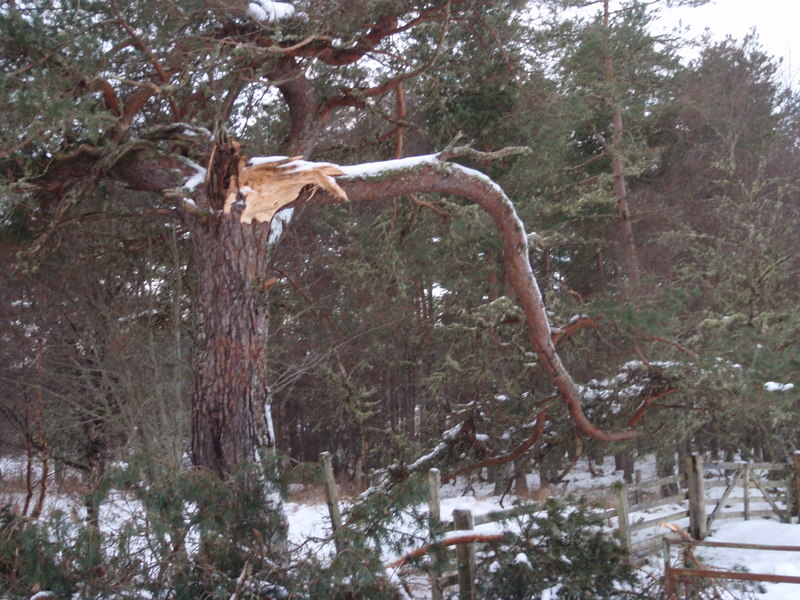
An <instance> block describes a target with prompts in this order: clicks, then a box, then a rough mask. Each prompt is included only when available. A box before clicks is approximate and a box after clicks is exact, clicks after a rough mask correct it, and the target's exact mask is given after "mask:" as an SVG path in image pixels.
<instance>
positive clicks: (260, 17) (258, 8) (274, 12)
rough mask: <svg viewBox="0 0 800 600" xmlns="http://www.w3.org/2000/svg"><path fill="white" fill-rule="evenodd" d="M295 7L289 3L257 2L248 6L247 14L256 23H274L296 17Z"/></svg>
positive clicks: (262, 0) (258, 0)
mask: <svg viewBox="0 0 800 600" xmlns="http://www.w3.org/2000/svg"><path fill="white" fill-rule="evenodd" d="M294 12H295V11H294V6H292V5H291V4H289V3H288V2H273V1H272V0H256V1H255V2H251V3H250V4H249V5H248V6H247V14H248V15H249V16H251V17H252V18H253V19H255V20H256V21H262V22H267V23H274V22H276V21H280V20H282V19H288V18H290V17H293V16H294Z"/></svg>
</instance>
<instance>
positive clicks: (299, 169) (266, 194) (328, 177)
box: [225, 156, 347, 223]
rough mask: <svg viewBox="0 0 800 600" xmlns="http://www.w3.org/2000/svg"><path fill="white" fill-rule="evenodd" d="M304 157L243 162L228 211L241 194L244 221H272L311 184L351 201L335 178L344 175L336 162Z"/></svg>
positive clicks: (227, 200) (230, 191) (227, 203)
mask: <svg viewBox="0 0 800 600" xmlns="http://www.w3.org/2000/svg"><path fill="white" fill-rule="evenodd" d="M301 159H302V157H301V156H296V157H293V158H285V159H282V160H275V161H270V162H265V163H261V164H258V165H253V166H250V167H248V166H245V161H244V159H242V160H241V161H240V162H239V174H238V177H236V178H231V184H230V187H229V188H228V193H227V195H226V197H225V212H226V213H230V211H231V207H232V206H233V204H234V203H235V202H236V200H237V197H241V198H242V199H243V200H244V204H245V207H244V211H243V212H242V216H241V219H240V220H241V222H242V223H252V222H253V219H255V220H256V221H259V222H262V223H263V222H267V223H268V222H269V221H271V220H272V217H273V216H274V215H275V213H276V212H278V211H279V210H280V209H281V208H283V207H284V206H286V205H287V204H290V203H292V202H294V201H295V200H296V199H297V197H298V196H299V195H300V191H301V190H302V189H303V188H304V187H305V186H307V185H313V186H315V188H322V189H324V190H325V191H327V192H330V193H331V194H333V195H334V196H336V197H337V198H340V199H342V200H347V194H345V192H344V190H343V189H342V188H340V187H339V185H338V184H337V183H336V181H335V180H334V179H333V177H334V176H336V175H344V174H345V173H344V171H342V170H341V169H340V168H339V167H337V166H336V165H332V164H329V163H312V162H306V161H304V160H301Z"/></svg>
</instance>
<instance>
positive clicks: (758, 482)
mask: <svg viewBox="0 0 800 600" xmlns="http://www.w3.org/2000/svg"><path fill="white" fill-rule="evenodd" d="M751 479H752V480H753V483H754V484H756V487H757V488H758V489H759V490H760V491H761V495H762V496H764V500H766V501H767V502H768V503H769V505H770V506H771V507H772V510H774V511H775V514H776V515H778V516H779V517H780V518H781V521H783V522H784V523H788V522H789V521H790V519H789V515H788V514H785V513H784V512H783V511H782V510H781V509H780V508H778V505H777V504H775V501H774V500H773V499H772V496H770V495H769V494H768V493H767V490H765V489H764V488H763V486H762V485H761V479H760V478H759V477H757V476H756V475H753V476H752V477H751Z"/></svg>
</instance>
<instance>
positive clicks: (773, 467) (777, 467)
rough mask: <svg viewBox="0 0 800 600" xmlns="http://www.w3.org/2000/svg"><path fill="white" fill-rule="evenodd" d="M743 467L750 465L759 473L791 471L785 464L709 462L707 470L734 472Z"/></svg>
mask: <svg viewBox="0 0 800 600" xmlns="http://www.w3.org/2000/svg"><path fill="white" fill-rule="evenodd" d="M742 465H750V468H751V469H757V470H759V471H785V470H787V469H789V465H787V464H785V463H767V462H764V463H748V462H744V461H741V462H708V463H706V469H719V470H720V471H733V470H735V469H738V468H739V467H741V466H742Z"/></svg>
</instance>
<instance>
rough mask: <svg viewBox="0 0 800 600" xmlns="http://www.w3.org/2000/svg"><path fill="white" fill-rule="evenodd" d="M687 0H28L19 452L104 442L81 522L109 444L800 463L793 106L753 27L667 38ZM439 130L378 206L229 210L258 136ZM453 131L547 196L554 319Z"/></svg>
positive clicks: (18, 122)
mask: <svg viewBox="0 0 800 600" xmlns="http://www.w3.org/2000/svg"><path fill="white" fill-rule="evenodd" d="M672 4H684V5H691V4H702V2H689V1H686V2H682V3H680V2H673V3H672ZM664 6H666V4H665V3H660V2H620V3H610V2H609V1H608V0H597V1H568V0H540V1H538V2H526V1H522V0H513V1H502V0H498V1H493V2H471V1H468V0H447V1H444V2H442V1H437V0H430V1H423V0H413V1H412V0H409V1H404V2H396V1H392V2H381V1H378V0H373V1H366V0H365V1H363V2H358V1H353V2H342V3H339V2H317V1H315V0H302V1H298V2H294V3H292V4H288V3H280V2H278V3H273V2H266V1H261V2H253V3H249V4H248V3H245V2H230V3H220V2H216V1H207V0H206V1H200V0H187V1H184V2H163V1H159V2H149V1H147V0H140V1H137V2H129V3H125V4H124V5H123V4H122V3H117V2H115V1H113V0H112V1H109V2H92V1H89V2H68V1H66V0H65V1H63V2H38V1H37V0H31V1H28V2H15V1H13V0H11V1H9V2H5V3H4V5H3V6H2V8H0V43H2V50H0V62H2V72H3V75H2V79H1V80H0V96H2V102H3V105H4V106H5V107H6V109H5V110H4V111H3V113H2V115H0V121H1V122H2V126H0V177H2V185H3V187H2V189H1V190H0V211H2V212H1V214H2V217H1V220H0V253H2V257H3V259H2V265H3V270H2V275H1V277H2V279H0V281H2V285H1V286H0V294H2V297H3V298H2V303H1V304H0V306H1V307H2V308H0V310H2V320H0V339H2V345H0V353H2V358H1V359H0V380H2V386H0V390H2V391H0V402H1V403H2V405H1V406H0V410H1V411H2V412H1V414H2V417H3V420H2V423H1V424H0V431H2V438H0V439H1V440H2V449H1V451H2V452H3V453H4V454H19V453H23V454H25V453H26V454H27V455H28V456H31V457H34V458H35V460H37V461H39V462H40V463H41V464H43V465H44V469H45V471H46V470H47V469H48V468H53V466H54V465H55V466H59V467H60V466H68V467H71V468H73V469H77V470H78V471H80V472H82V473H83V474H84V478H85V482H86V485H87V486H88V487H87V489H89V490H92V491H95V492H97V493H95V494H89V495H87V498H89V499H88V500H87V509H88V511H89V517H90V520H91V519H92V518H95V519H96V518H97V515H96V512H97V504H98V503H99V501H100V498H102V495H103V493H105V491H106V490H107V489H108V486H109V485H110V483H108V467H109V465H112V464H116V463H117V462H118V461H125V462H127V463H129V464H134V463H136V464H140V463H141V464H145V465H146V467H143V471H141V472H140V473H139V475H140V476H141V477H145V478H152V479H153V480H157V479H163V478H164V477H170V476H171V475H170V474H174V473H181V472H184V471H185V470H186V468H187V463H189V462H190V463H193V464H194V465H195V466H196V467H202V468H205V469H207V470H208V471H210V472H214V473H216V474H217V477H218V479H220V480H222V481H228V480H229V478H231V477H234V475H235V474H236V473H238V469H239V468H240V467H241V466H242V465H243V464H244V463H246V462H248V461H252V460H256V458H259V459H261V460H263V461H265V462H270V463H272V462H274V463H276V464H275V465H272V466H271V467H270V469H271V471H270V472H271V473H273V474H275V477H277V478H278V479H281V480H284V481H286V480H295V481H302V480H305V479H307V478H308V477H310V476H311V475H312V474H313V473H314V469H316V466H315V465H316V461H317V459H318V456H319V453H320V452H321V451H330V452H331V453H332V454H333V456H334V462H335V468H336V471H337V473H338V474H340V475H341V477H342V478H343V480H344V479H347V480H349V481H350V483H351V484H352V486H353V489H354V490H355V491H362V490H363V489H365V488H366V487H367V485H368V483H369V477H370V474H371V473H372V472H373V471H375V470H379V471H380V470H382V469H383V471H382V472H383V473H385V472H386V471H385V469H386V468H387V467H388V466H389V465H392V470H391V477H392V478H393V481H394V480H400V479H403V478H405V477H407V476H408V475H409V474H411V472H412V471H413V469H412V468H409V467H411V466H414V465H420V466H421V463H420V462H419V461H418V460H417V459H418V457H420V456H422V455H425V456H427V458H428V460H426V461H424V466H425V467H428V466H438V467H440V468H441V469H442V470H443V472H444V474H445V477H446V478H447V477H452V476H454V475H456V474H468V473H472V474H475V475H476V476H478V475H480V474H482V473H484V471H483V470H482V469H483V468H484V467H492V476H493V477H495V478H496V479H497V481H498V489H512V486H515V487H514V489H515V490H516V491H517V492H521V491H524V486H525V478H524V475H525V474H526V473H529V472H531V471H532V470H536V471H538V472H539V474H540V478H541V481H542V482H543V483H547V482H550V483H556V482H558V481H559V479H560V478H561V477H563V476H564V474H565V472H566V471H567V470H568V468H569V466H570V465H571V464H574V461H576V460H577V459H578V458H580V457H590V458H591V459H593V460H595V461H599V460H601V458H602V457H603V456H605V455H612V454H613V455H614V456H615V457H616V459H617V462H618V466H619V468H620V469H622V470H623V471H624V472H625V474H626V477H631V476H632V473H633V469H634V467H635V461H636V457H637V456H642V455H645V454H655V455H656V456H657V458H658V463H659V470H660V471H661V472H662V473H672V472H673V470H674V469H675V468H676V464H677V461H678V460H679V459H680V455H681V454H685V453H687V452H689V451H690V450H701V451H705V452H709V453H711V454H714V455H720V456H722V455H724V456H726V457H733V456H737V457H741V458H745V459H758V460H768V461H773V460H784V459H785V458H786V457H787V456H788V455H789V454H791V453H792V452H793V451H794V450H795V449H796V448H797V440H798V428H797V423H798V416H800V415H798V404H797V399H798V398H797V393H798V391H797V389H796V388H795V387H794V386H793V385H792V382H794V381H797V379H798V372H799V371H800V327H799V325H800V319H799V318H798V315H797V306H798V301H799V300H800V279H799V278H798V274H799V269H800V257H799V256H798V251H797V250H798V247H797V224H798V222H800V220H799V219H798V217H799V216H800V215H799V211H800V204H799V203H798V177H800V175H798V174H799V173H800V168H799V167H800V154H799V153H798V150H800V148H798V126H800V120H799V119H798V117H800V104H798V97H797V94H796V93H795V91H794V90H792V89H789V88H786V87H784V86H783V85H782V84H781V83H780V81H779V78H778V77H776V73H777V69H778V63H777V62H776V61H775V60H774V59H773V58H771V57H769V56H767V55H766V54H764V53H763V52H762V50H761V49H760V47H759V45H758V40H757V38H756V37H755V36H749V37H747V38H746V39H743V40H738V41H737V40H733V39H727V40H724V41H717V42H713V41H710V40H705V41H703V40H688V39H685V38H683V37H681V36H680V35H679V34H678V33H675V34H659V35H655V34H654V33H652V31H653V27H652V25H653V20H654V19H655V18H656V16H657V15H658V11H659V10H660V9H661V8H663V7H664ZM690 46H691V47H693V48H695V52H694V56H696V58H692V59H691V60H686V59H681V56H683V55H684V54H683V52H684V51H685V50H686V48H688V47H690ZM440 151H443V152H442V153H441V154H439V155H437V157H436V159H435V160H436V164H435V165H434V167H431V170H430V171H425V170H424V168H422V167H420V164H419V163H414V162H413V161H411V162H409V163H406V164H405V165H401V167H397V168H396V170H389V171H383V172H380V173H378V175H372V176H370V175H368V174H365V173H367V171H365V170H363V169H362V170H361V171H358V170H356V171H351V172H350V173H351V174H350V176H349V177H350V180H349V181H357V180H358V179H359V177H361V178H362V179H363V180H364V181H365V182H366V183H367V184H369V185H372V186H373V187H372V188H370V191H368V192H363V193H362V192H361V191H360V190H361V188H358V187H357V184H356V183H352V184H351V183H345V182H347V181H348V177H347V176H345V177H344V178H343V179H341V178H340V179H338V181H339V182H340V183H341V185H342V189H343V190H344V192H346V193H347V194H348V195H349V196H350V198H351V200H364V201H353V202H334V196H333V193H332V192H331V188H330V187H326V185H327V183H328V181H329V179H324V181H323V184H321V187H320V188H312V187H310V186H306V187H305V188H303V192H302V193H301V194H300V196H299V197H297V198H296V199H295V198H294V197H293V198H292V202H291V203H290V207H289V208H286V209H284V210H282V211H281V212H278V213H277V215H275V217H274V218H273V219H272V223H270V222H269V219H267V221H266V222H259V221H256V222H253V223H243V222H241V221H240V219H239V216H240V214H241V207H239V208H237V207H236V206H235V203H234V206H233V208H232V210H230V211H229V210H227V209H228V208H231V207H230V206H227V207H226V206H225V201H226V199H228V196H229V194H230V193H231V190H233V193H234V195H235V194H236V193H237V192H236V189H237V187H239V186H238V181H239V178H240V177H243V176H244V175H243V174H244V171H243V170H242V169H243V165H244V164H245V163H244V162H241V163H240V157H253V156H276V155H283V156H288V157H294V156H300V155H302V156H304V157H305V159H307V160H313V161H321V162H325V163H332V164H334V165H354V164H359V163H371V162H373V161H382V160H387V159H396V158H404V157H411V156H418V155H431V154H432V153H437V152H440ZM448 161H449V162H448ZM453 161H454V162H455V163H460V164H463V165H465V166H467V167H470V168H472V169H480V170H481V171H483V172H485V173H486V174H487V175H489V176H490V177H491V178H492V179H493V180H494V181H495V182H497V183H498V184H499V185H500V187H502V189H503V190H504V191H505V193H506V194H507V195H508V197H509V198H510V199H511V201H512V202H513V205H514V207H515V208H516V211H517V213H518V215H519V217H520V219H521V221H522V223H524V226H525V229H526V230H527V232H528V234H527V246H528V247H527V249H526V250H525V253H526V255H527V257H528V259H529V260H530V263H531V265H532V267H533V274H534V275H535V282H537V283H538V290H539V291H540V292H541V297H542V299H543V302H544V306H546V316H547V319H548V320H549V322H550V325H551V327H552V331H551V332H550V335H549V340H548V341H547V344H545V341H543V339H542V336H541V335H539V337H538V338H537V337H536V336H537V334H536V333H535V331H536V330H535V328H533V327H532V326H531V316H530V313H528V312H525V311H524V310H523V309H522V308H520V305H518V304H517V296H518V294H519V292H518V290H517V287H516V285H515V283H516V282H515V277H519V275H518V274H517V275H514V274H513V273H511V271H510V270H509V267H508V265H509V256H510V255H509V254H508V250H507V247H506V245H505V244H506V241H507V240H506V238H504V237H503V236H504V235H505V233H504V231H503V228H502V227H500V226H498V227H499V233H500V235H498V229H495V227H494V226H493V224H492V220H491V219H490V218H488V216H487V215H486V214H485V212H484V211H482V210H481V209H480V206H483V205H482V204H481V205H480V206H478V205H476V204H474V203H469V202H467V201H468V200H473V201H477V200H476V198H482V197H483V196H486V195H491V194H492V193H494V192H486V190H487V189H489V190H495V189H496V188H493V187H491V186H489V187H487V184H486V183H485V180H483V179H481V178H480V177H478V176H477V175H473V173H474V171H471V170H465V169H462V168H461V167H459V166H457V165H456V166H453V167H447V166H442V165H453V164H454V162H453ZM409 165H410V166H409ZM423 166H424V165H423ZM302 168H303V169H311V170H313V169H314V168H317V169H319V168H320V167H319V166H318V165H317V166H316V167H314V166H313V165H311V166H309V164H308V163H303V167H302ZM425 168H427V167H425ZM353 173H355V174H353ZM326 177H327V176H326ZM370 177H372V179H370ZM431 178H433V179H431ZM453 178H456V179H459V178H460V179H459V180H460V181H461V183H460V184H459V185H461V187H459V188H458V189H455V188H453V189H455V191H454V192H453V191H452V190H450V188H448V187H447V186H449V185H451V184H450V183H449V182H450V181H452V179H453ZM434 180H435V181H434ZM476 182H477V183H476ZM481 186H484V187H481ZM241 188H242V189H243V188H244V186H241ZM373 188H374V189H373ZM298 189H299V188H298ZM375 190H377V191H375ZM449 190H450V191H449ZM334 192H335V190H334ZM238 193H239V194H240V196H236V197H237V198H238V199H239V200H244V197H243V196H242V195H241V194H242V192H241V190H240V191H239V192H238ZM479 204H480V202H479ZM487 210H488V209H487ZM506 233H507V232H506ZM525 302H526V300H525V299H524V298H523V299H522V304H523V305H524V306H527V305H526V304H525ZM267 332H268V333H267ZM532 332H533V333H532ZM540 334H541V332H540ZM548 344H549V345H548ZM545 346H546V347H545ZM551 346H552V348H553V351H554V352H557V354H555V355H553V354H552V353H550V354H548V353H549V352H550V350H548V348H550V347H551ZM552 356H556V358H557V359H558V361H560V362H559V363H556V362H553V360H552ZM554 364H556V365H557V364H563V367H565V371H566V372H567V373H568V374H569V377H571V382H568V383H564V378H563V377H562V375H561V372H560V371H558V370H557V369H556V367H553V366H552V365H554ZM570 386H571V387H570ZM565 390H566V391H565ZM570 391H572V392H574V398H573V400H575V399H577V400H578V401H579V407H578V408H576V406H578V405H577V404H576V403H575V402H570V401H568V400H569V396H570ZM265 408H267V409H271V410H267V411H266V412H265V410H264V409H265ZM445 432H446V433H445ZM433 448H436V451H435V452H433V453H432V454H431V453H429V451H430V450H431V449H433ZM265 449H267V451H266V452H263V451H262V450H265ZM257 451H258V454H257V453H256V452H257ZM129 483H130V482H129ZM34 504H35V502H32V503H31V504H30V507H29V506H27V505H26V511H27V512H31V511H33V512H37V511H36V510H35V506H34ZM93 515H94V516H93Z"/></svg>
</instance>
